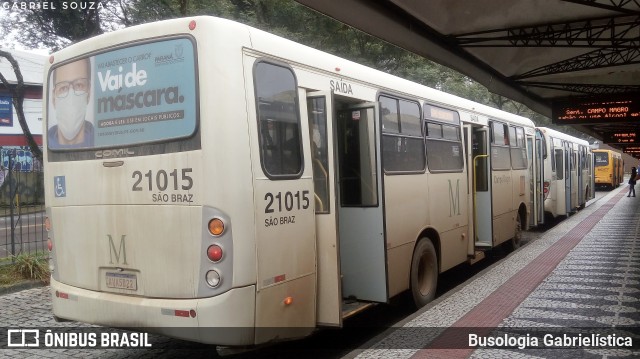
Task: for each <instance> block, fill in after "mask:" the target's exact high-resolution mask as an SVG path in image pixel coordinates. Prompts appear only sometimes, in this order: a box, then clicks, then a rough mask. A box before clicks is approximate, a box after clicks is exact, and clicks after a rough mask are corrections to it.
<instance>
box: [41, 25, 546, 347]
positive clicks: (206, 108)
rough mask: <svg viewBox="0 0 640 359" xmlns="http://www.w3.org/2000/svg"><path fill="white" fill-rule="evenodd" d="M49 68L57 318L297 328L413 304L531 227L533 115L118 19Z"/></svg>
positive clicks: (330, 61) (238, 35) (268, 39)
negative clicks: (400, 301)
mask: <svg viewBox="0 0 640 359" xmlns="http://www.w3.org/2000/svg"><path fill="white" fill-rule="evenodd" d="M45 73H46V75H45V77H46V78H45V88H46V91H45V92H46V94H45V108H44V110H45V112H46V119H47V120H46V124H45V126H46V128H45V129H46V131H45V133H47V136H46V139H45V163H46V167H45V169H46V171H45V182H46V203H47V215H48V222H47V223H48V225H47V228H48V235H49V248H50V251H51V260H50V263H51V269H52V278H51V288H52V292H53V295H52V300H53V313H54V315H55V317H56V318H58V319H61V320H72V321H81V322H88V323H94V324H99V325H103V326H112V327H136V328H140V327H143V328H148V330H149V331H155V332H159V333H162V334H165V335H169V336H173V337H177V338H183V339H188V340H193V341H198V342H203V343H212V344H218V345H227V346H234V345H255V344H261V343H266V342H269V341H273V340H280V339H288V338H297V337H302V336H305V335H308V334H309V333H311V332H312V331H313V330H314V329H315V328H317V327H326V326H329V327H331V326H333V327H340V326H341V325H342V322H343V318H345V317H347V316H349V315H352V314H354V313H356V312H358V311H359V310H360V309H362V308H365V307H367V306H369V305H371V304H372V303H386V302H388V301H389V299H390V298H392V297H394V296H396V295H398V294H400V293H402V292H404V291H407V290H410V291H411V293H412V295H413V298H414V300H415V302H416V304H417V305H418V306H422V305H424V304H426V303H427V302H429V301H430V300H431V299H432V298H433V297H434V295H435V290H436V286H437V280H438V276H439V273H441V272H444V271H446V270H448V269H450V268H452V267H454V266H456V265H458V264H460V263H463V262H465V261H467V260H470V259H474V258H476V256H477V255H479V253H481V252H482V251H483V250H487V249H490V248H493V247H495V246H498V245H500V244H502V243H505V242H507V243H509V244H511V245H513V246H518V244H519V238H520V232H521V231H522V229H526V227H527V226H528V225H529V223H528V215H529V212H530V208H531V207H532V205H533V203H534V201H535V198H534V196H532V194H531V189H530V180H531V178H532V177H531V173H533V172H534V170H533V169H532V168H533V166H532V165H531V164H530V161H529V158H528V157H529V155H528V153H533V147H532V146H533V144H534V139H535V130H534V125H533V123H532V122H531V121H530V120H528V119H526V118H523V117H520V116H516V115H513V114H509V113H506V112H503V111H499V110H496V109H493V108H490V107H487V106H484V105H481V104H477V103H473V102H471V101H468V100H464V99H461V98H458V97H455V96H452V95H448V94H445V93H442V92H439V91H437V90H434V89H431V88H427V87H424V86H421V85H418V84H415V83H412V82H409V81H406V80H402V79H400V78H397V77H394V76H391V75H389V74H385V73H383V72H380V71H377V70H373V69H371V68H367V67H364V66H361V65H358V64H356V63H353V62H350V61H347V60H344V59H341V58H338V57H335V56H332V55H329V54H326V53H323V52H321V51H318V50H314V49H311V48H309V47H306V46H303V45H300V44H297V43H294V42H291V41H288V40H285V39H283V38H280V37H277V36H274V35H271V34H268V33H266V32H263V31H260V30H257V29H253V28H250V27H247V26H245V25H242V24H238V23H235V22H232V21H228V20H224V19H218V18H212V17H196V18H190V19H176V20H169V21H163V22H158V23H151V24H146V25H141V26H136V27H131V28H127V29H124V30H120V31H117V32H113V33H109V34H104V35H101V36H98V37H95V38H92V39H89V40H86V41H83V42H81V43H78V44H74V45H72V46H69V47H68V48H66V49H64V50H61V51H59V52H57V53H55V54H53V55H52V56H51V58H50V61H49V63H48V64H47V67H46V72H45ZM70 105H72V106H70ZM73 108H76V109H73ZM77 108H79V110H78V109H77ZM68 120H70V121H71V124H65V121H68Z"/></svg>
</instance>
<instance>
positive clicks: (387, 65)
mask: <svg viewBox="0 0 640 359" xmlns="http://www.w3.org/2000/svg"><path fill="white" fill-rule="evenodd" d="M61 1H62V0H56V1H52V2H51V3H55V4H58V5H57V6H56V7H57V8H58V9H57V10H55V11H52V10H44V9H43V10H17V11H16V10H11V13H10V15H11V16H7V17H5V18H3V19H0V25H1V27H0V30H4V33H5V35H6V34H8V33H9V32H10V31H11V30H12V29H16V28H19V29H21V30H20V31H19V32H18V33H17V34H16V35H15V36H16V37H17V39H18V40H20V42H22V44H23V45H25V46H29V47H42V46H45V47H49V48H52V49H54V50H57V49H60V48H61V47H64V46H66V45H67V44H69V43H71V42H75V41H79V40H82V39H85V38H87V37H90V36H94V35H97V34H100V33H102V32H107V31H111V30H114V29H118V28H122V27H127V26H132V25H137V24H142V23H146V22H151V21H158V20H165V19H170V18H176V17H184V16H195V15H212V16H218V17H223V18H228V19H231V20H235V21H238V22H242V23H245V24H248V25H251V26H254V27H257V28H259V29H262V30H265V31H268V32H271V33H274V34H277V35H280V36H283V37H285V38H287V39H290V40H293V41H296V42H300V43H302V44H305V45H308V46H310V47H313V48H316V49H319V50H322V51H325V52H328V53H332V54H334V55H337V56H340V57H343V58H346V59H349V60H352V61H354V62H358V63H361V64H364V65H367V66H370V67H373V68H375V69H378V70H380V71H384V72H388V73H391V74H393V75H396V76H399V77H402V78H406V79H409V80H411V81H414V82H417V83H421V84H423V85H426V86H430V87H433V88H436V89H439V90H441V91H444V92H448V93H451V94H454V95H457V96H460V97H463V98H466V99H469V100H472V101H475V102H479V103H482V104H485V105H488V106H492V107H496V108H499V109H502V110H504V111H508V112H512V113H515V114H518V115H521V116H524V117H528V118H531V119H532V120H533V121H534V122H535V123H536V124H537V125H540V126H549V125H550V123H551V121H550V120H549V119H548V118H545V117H543V116H540V115H538V114H536V113H534V112H533V111H531V110H530V109H528V108H526V107H525V106H523V105H522V104H519V103H516V102H514V101H512V100H509V99H507V98H506V97H503V96H499V95H496V94H492V93H490V92H489V91H488V89H487V88H486V87H484V86H482V85H480V84H479V83H477V82H476V81H474V80H473V79H471V78H469V77H468V76H465V75H463V74H460V73H457V72H456V71H453V70H451V69H449V68H446V67H444V66H441V65H439V64H436V63H434V62H432V61H429V60H427V59H425V58H423V57H421V56H418V55H415V54H413V53H411V52H408V51H406V50H404V49H400V48H398V47H396V46H394V45H391V44H389V43H387V42H385V41H382V40H380V39H377V38H374V37H372V36H369V35H367V34H365V33H363V32H361V31H359V30H356V29H354V28H352V27H349V26H347V25H345V24H342V23H340V22H337V21H335V20H333V19H331V18H329V17H326V16H324V15H322V14H319V13H317V12H315V11H313V10H311V9H309V8H307V7H305V6H303V5H301V4H299V3H298V2H296V1H293V0H216V1H208V0H99V1H96V2H94V3H95V4H99V6H100V9H99V11H95V10H90V9H85V10H82V9H76V10H72V9H66V10H64V9H62V6H61V5H60V4H59V3H61ZM55 4H54V5H55ZM14 34H15V32H14ZM2 35H3V34H2V33H1V32H0V37H2ZM572 132H575V131H572Z"/></svg>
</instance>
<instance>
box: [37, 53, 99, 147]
mask: <svg viewBox="0 0 640 359" xmlns="http://www.w3.org/2000/svg"><path fill="white" fill-rule="evenodd" d="M90 71H91V63H90V62H89V59H82V60H78V61H75V62H71V63H68V64H66V65H63V66H60V67H58V68H57V69H56V70H55V71H54V73H53V83H54V84H55V85H54V88H53V106H54V108H55V109H56V119H57V121H58V124H57V125H55V126H53V127H51V128H50V129H49V130H48V132H47V134H48V141H49V147H50V148H69V147H78V148H84V147H93V125H92V124H91V122H89V121H86V120H85V114H86V112H87V106H88V104H89V95H90V93H91V75H90Z"/></svg>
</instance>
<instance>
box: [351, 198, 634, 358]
mask: <svg viewBox="0 0 640 359" xmlns="http://www.w3.org/2000/svg"><path fill="white" fill-rule="evenodd" d="M626 194H627V186H621V187H619V188H617V189H615V190H613V191H611V192H610V193H608V194H607V195H606V196H604V197H601V198H600V199H598V200H595V201H591V202H590V203H589V204H588V205H587V206H586V208H584V209H583V210H581V211H579V212H578V213H576V214H574V215H572V216H570V217H569V218H567V219H565V220H564V221H562V222H561V223H560V224H558V225H556V226H555V227H553V228H552V229H550V230H548V231H547V232H545V233H544V234H543V235H542V236H541V237H540V238H539V239H537V240H535V241H532V242H531V243H529V244H527V245H526V246H523V247H522V248H520V249H519V250H518V251H516V252H514V253H512V254H511V255H509V256H508V257H507V258H506V259H504V260H503V261H501V262H500V263H498V264H496V265H494V266H492V267H490V268H488V269H487V270H485V271H484V272H482V273H480V274H479V275H477V276H475V277H474V278H473V279H471V280H469V281H467V282H466V283H464V284H463V285H461V286H459V287H458V288H456V289H455V290H454V291H452V292H450V293H448V294H447V295H445V296H444V297H442V298H438V299H437V300H436V301H434V302H433V303H431V304H430V305H428V306H427V307H425V308H422V309H421V310H420V311H418V312H417V313H416V314H415V315H413V316H411V317H410V318H408V319H407V320H405V321H403V322H401V323H399V324H397V325H396V326H395V327H394V328H391V329H389V330H388V331H386V332H385V333H383V334H382V335H380V336H378V337H377V338H375V339H374V340H372V341H370V342H369V343H368V344H367V345H366V346H365V347H366V348H367V349H359V350H356V351H354V352H352V353H350V355H348V357H357V358H640V190H639V191H638V197H635V198H633V197H631V198H627V196H626ZM474 344H475V345H474ZM629 344H631V345H632V346H631V347H629V346H628V345H629Z"/></svg>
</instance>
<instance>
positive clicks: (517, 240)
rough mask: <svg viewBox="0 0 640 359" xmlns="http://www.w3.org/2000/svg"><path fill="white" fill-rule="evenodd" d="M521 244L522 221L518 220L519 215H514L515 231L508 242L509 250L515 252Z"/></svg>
mask: <svg viewBox="0 0 640 359" xmlns="http://www.w3.org/2000/svg"><path fill="white" fill-rule="evenodd" d="M521 242H522V219H521V218H520V214H518V215H516V231H515V234H514V235H513V238H511V241H510V242H509V243H510V244H511V249H512V250H514V251H515V250H516V249H518V248H520V244H521Z"/></svg>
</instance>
